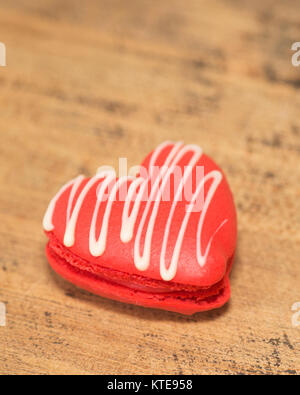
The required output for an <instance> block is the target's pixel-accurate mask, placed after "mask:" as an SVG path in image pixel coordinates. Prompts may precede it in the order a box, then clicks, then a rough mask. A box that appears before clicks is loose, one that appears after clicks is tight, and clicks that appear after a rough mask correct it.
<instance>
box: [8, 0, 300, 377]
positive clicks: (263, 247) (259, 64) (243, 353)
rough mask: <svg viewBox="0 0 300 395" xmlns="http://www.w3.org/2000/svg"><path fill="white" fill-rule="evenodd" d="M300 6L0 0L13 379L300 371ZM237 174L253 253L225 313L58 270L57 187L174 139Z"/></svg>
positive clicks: (242, 252) (243, 250)
mask: <svg viewBox="0 0 300 395" xmlns="http://www.w3.org/2000/svg"><path fill="white" fill-rule="evenodd" d="M299 20H300V8H299V4H298V2H297V0H295V1H284V2H274V1H271V0H268V1H258V0H255V1H253V0H251V1H250V0H248V1H246V0H245V1H234V0H222V1H216V0H212V1H200V0H199V1H192V0H189V1H187V2H182V1H181V0H172V1H164V2H159V1H152V0H149V1H146V0H134V1H133V0H131V1H121V0H103V1H96V0H89V1H85V2H82V1H79V0H72V1H71V0H65V1H64V2H62V1H61V0H55V1H50V0H47V1H43V2H40V1H38V0H26V1H25V0H15V1H14V2H11V1H10V0H2V1H1V4H0V41H2V42H4V43H5V44H6V47H7V67H6V68H0V90H1V95H0V223H1V227H0V302H4V303H5V305H6V309H7V326H6V327H0V373H16V374H22V373H24V374H38V373H45V374H58V373H63V374H64V373H73V374H104V373H106V374H118V373H120V374H134V373H139V374H143V373H146V374H151V373H161V374H171V373H175V374H177V373H184V374H198V373H209V374H214V373H217V374H221V373H231V374H239V373H246V374H248V373H250V374H252V373H253V374H254V373H258V374H284V373H289V374H297V373H298V374H299V373H300V357H299V353H300V329H299V328H297V327H293V326H292V322H291V318H292V311H291V307H292V305H293V303H295V302H300V287H299V279H300V265H299V263H300V261H299V259H300V187H299V185H300V184H299V183H300V166H299V164H300V119H299V107H300V68H295V67H293V66H292V65H291V45H292V43H293V42H295V41H300V23H299ZM166 139H172V140H179V139H180V140H182V139H183V140H185V142H187V143H196V144H199V145H201V146H202V147H203V148H204V150H205V152H206V153H207V154H209V155H211V156H212V157H214V158H215V160H216V161H217V162H218V163H219V164H220V165H221V167H223V169H224V171H225V172H226V174H227V176H228V179H229V182H230V185H231V187H232V190H233V192H234V196H235V199H236V204H237V208H238V218H239V243H238V251H237V258H236V261H235V267H234V270H233V273H232V276H231V283H232V299H231V301H230V303H229V304H228V305H226V306H225V307H224V308H222V309H220V310H217V311H211V312H207V313H202V314H197V315H195V316H193V317H183V316H180V315H177V314H175V313H174V314H173V313H167V312H161V311H156V310H147V309H143V308H139V307H134V306H130V305H125V304H120V303H117V302H113V301H110V300H105V299H103V298H100V297H96V296H93V295H90V294H89V293H87V292H85V291H81V290H79V289H77V288H75V287H74V286H72V285H71V284H69V283H67V282H65V281H64V280H62V279H61V278H59V277H58V276H57V275H55V274H54V273H53V272H52V271H51V270H50V268H49V267H48V264H47V261H46V259H45V254H44V247H45V243H46V238H45V236H44V235H43V232H42V226H41V222H42V217H43V214H44V212H45V209H46V207H47V204H48V202H49V200H50V198H51V197H52V196H53V194H54V193H55V192H56V191H57V190H58V188H59V187H60V186H61V185H63V184H64V183H65V182H66V181H68V180H69V179H70V178H72V177H74V176H75V175H77V174H78V173H81V172H84V173H85V174H86V175H92V174H94V172H95V170H96V169H97V168H98V167H99V166H100V165H103V164H105V165H113V166H117V160H118V158H119V157H123V156H127V157H128V159H129V164H130V165H135V164H138V163H140V161H141V159H142V158H143V157H144V155H145V154H146V153H148V152H149V151H150V150H151V149H153V148H154V147H155V146H156V145H157V144H159V143H160V142H162V141H164V140H166Z"/></svg>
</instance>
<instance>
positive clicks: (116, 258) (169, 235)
mask: <svg viewBox="0 0 300 395" xmlns="http://www.w3.org/2000/svg"><path fill="white" fill-rule="evenodd" d="M180 171H181V175H182V177H181V178H180V177H177V175H178V174H179V173H180ZM149 174H151V177H147V175H148V176H149ZM178 180H179V181H178ZM187 186H188V188H190V190H189V191H186V190H185V188H184V187H187ZM188 188H187V189H188ZM121 195H122V196H121ZM44 229H45V231H46V232H47V233H48V235H49V237H50V238H51V237H53V238H55V239H56V240H57V241H58V242H59V243H61V244H62V245H64V246H65V247H66V248H67V249H68V250H69V251H70V252H71V253H72V254H74V255H75V256H78V257H80V258H82V259H83V260H85V261H87V262H89V263H90V264H91V265H93V266H98V265H99V267H100V266H101V267H104V268H108V269H113V270H116V271H119V272H123V273H127V274H132V275H138V276H144V277H146V278H148V279H153V280H160V281H166V282H169V283H170V284H171V283H177V284H187V285H195V286H199V287H204V288H205V287H210V286H212V285H213V284H216V283H218V282H219V281H221V280H222V279H223V278H224V276H225V275H226V273H227V271H228V264H229V262H230V261H231V258H232V256H233V255H234V251H235V246H236V237H237V224H236V211H235V206H234V201H233V197H232V193H231V191H230V188H229V186H228V183H227V180H226V178H225V175H224V174H223V172H222V170H221V169H220V168H219V167H218V166H217V165H216V164H215V163H214V162H213V161H212V160H211V159H210V158H209V157H208V156H206V155H205V154H203V152H202V150H201V149H200V148H199V147H197V146H195V145H183V144H182V143H171V142H166V143H163V144H161V145H160V146H159V147H158V148H157V149H156V150H154V151H153V152H152V153H151V154H150V155H149V156H148V157H147V158H146V159H145V161H144V162H143V164H142V167H141V170H140V174H139V176H138V177H137V178H131V177H125V178H124V177H123V178H122V179H117V178H115V177H113V176H112V175H111V174H104V173H103V174H101V173H100V174H97V175H96V176H95V177H93V178H84V177H79V178H76V179H75V180H72V181H71V182H70V183H68V184H67V185H66V186H65V187H63V188H62V189H61V190H60V191H59V193H58V194H57V195H56V196H55V197H54V199H53V200H52V201H51V203H50V205H49V208H48V210H47V213H46V215H45V219H44Z"/></svg>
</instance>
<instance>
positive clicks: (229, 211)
mask: <svg viewBox="0 0 300 395" xmlns="http://www.w3.org/2000/svg"><path fill="white" fill-rule="evenodd" d="M167 153H168V150H167V149H166V151H165V152H164V153H163V155H164V156H165V155H167ZM151 155H152V154H151ZM151 155H150V156H149V158H151ZM187 160H188V157H187V158H186V159H185V160H183V161H182V163H181V166H182V167H184V165H185V164H186V163H187ZM148 161H149V159H148ZM158 161H159V162H158V163H159V164H160V163H163V161H164V158H158ZM198 165H199V166H203V167H204V174H208V173H209V172H210V171H212V170H218V171H220V172H221V173H222V171H221V169H220V168H219V167H218V166H217V165H216V164H215V163H214V162H213V161H212V160H211V159H210V158H208V157H207V156H206V155H202V157H201V159H200V160H199V163H198ZM145 166H147V161H146V162H145ZM222 176H223V179H222V181H221V183H220V185H219V186H218V188H217V190H216V192H215V195H214V198H213V199H212V201H211V203H210V207H209V209H208V211H207V214H206V216H205V221H204V224H203V232H202V236H201V246H202V250H205V248H206V247H207V245H208V243H209V240H210V238H211V237H212V235H214V237H213V240H212V243H211V246H210V249H209V254H208V257H207V262H206V264H205V265H204V266H203V267H200V265H199V263H198V262H197V259H196V242H197V241H196V236H197V224H198V221H199V217H200V214H201V213H192V215H191V217H190V219H189V223H188V226H187V229H186V233H185V237H184V240H183V244H182V249H181V254H180V259H179V264H178V268H177V272H176V275H175V277H174V279H172V281H174V282H177V283H182V284H191V285H198V286H201V287H207V286H210V285H212V284H215V283H217V282H218V281H220V280H221V279H222V278H223V277H224V275H225V273H226V271H227V265H228V261H229V260H230V258H231V257H232V255H233V254H234V250H235V244H236V211H235V206H234V202H233V197H232V194H231V191H230V189H229V186H228V183H227V181H226V178H225V176H224V174H223V173H222ZM88 181H89V179H86V180H85V181H84V182H83V183H82V185H81V186H80V188H79V190H78V191H77V194H76V196H75V198H74V202H76V199H77V198H78V196H79V194H80V192H81V191H82V189H83V187H84V186H85V185H86V183H87V182H88ZM100 184H101V181H100V180H99V181H98V182H97V183H96V184H95V185H94V186H93V187H92V188H91V189H90V190H89V192H88V194H87V196H86V198H85V200H84V202H83V205H82V208H81V210H80V213H79V217H78V221H77V225H76V231H75V244H74V245H73V246H72V247H70V251H71V252H72V253H73V254H74V255H78V256H81V257H83V258H84V259H85V260H88V261H90V262H91V263H92V264H96V265H100V266H104V267H108V268H112V269H115V270H119V271H123V272H126V273H131V274H136V275H140V274H141V271H140V270H138V269H137V268H136V266H135V264H134V258H133V255H134V238H133V239H132V240H131V241H130V242H129V243H123V242H122V241H121V240H120V232H121V218H122V212H123V207H124V203H123V202H120V201H117V202H114V204H113V206H112V211H111V215H110V220H109V227H108V238H107V245H106V249H105V252H104V253H103V254H102V255H101V256H99V257H95V256H92V255H91V253H90V250H89V232H90V226H91V221H92V215H93V211H94V208H95V205H96V200H97V188H98V186H99V185H100ZM129 185H130V181H128V186H129ZM209 185H210V182H207V183H206V184H205V188H204V190H205V192H204V196H206V195H207V193H208V190H209ZM70 193H71V187H70V188H69V189H67V190H66V191H65V193H64V194H62V196H61V197H60V199H59V200H58V202H57V204H56V208H55V211H54V216H53V224H54V230H53V233H54V235H55V237H56V238H58V239H59V240H60V241H61V242H62V243H63V240H64V234H65V229H66V212H67V205H68V200H69V196H70ZM172 197H174V196H171V198H172ZM171 203H172V202H162V204H161V205H160V208H159V212H158V217H157V221H156V223H155V227H154V231H153V237H152V243H151V257H150V264H149V267H148V269H147V270H146V271H143V272H142V274H143V275H144V276H146V277H148V278H152V279H157V280H161V275H160V254H161V249H162V240H163V236H164V232H165V227H166V221H167V218H168V213H169V211H170V205H171ZM74 204H75V203H73V208H74ZM187 204H188V202H187V201H182V202H179V203H178V205H177V208H176V215H175V216H174V220H173V221H172V225H171V232H170V238H169V242H168V248H167V250H166V262H170V261H171V257H172V254H173V251H174V244H175V242H176V237H177V235H178V232H179V229H180V226H181V221H182V219H183V216H184V214H185V208H186V206H187ZM145 205H146V202H142V203H141V210H140V212H139V215H138V217H137V224H138V223H139V222H140V221H141V216H142V213H143V210H144V208H145ZM104 210H105V204H103V205H102V207H100V210H99V216H98V226H97V229H98V228H100V227H101V222H102V217H103V214H104ZM224 220H226V223H225V224H224V226H222V227H221V228H220V229H219V230H218V232H217V233H216V234H214V233H215V231H216V229H217V228H218V227H219V225H220V224H221V223H222V222H223V221H224ZM99 232H100V231H99ZM135 233H136V229H135ZM143 236H144V234H143Z"/></svg>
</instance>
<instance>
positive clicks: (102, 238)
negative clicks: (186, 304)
mask: <svg viewBox="0 0 300 395" xmlns="http://www.w3.org/2000/svg"><path fill="white" fill-rule="evenodd" d="M171 144H172V145H173V147H172V149H171V150H170V153H169V154H168V156H167V158H166V160H165V163H164V165H163V166H161V167H160V168H159V172H158V175H157V177H156V178H155V181H154V183H153V185H152V186H151V190H150V195H149V198H148V200H147V202H146V204H145V208H144V211H143V212H142V213H141V220H140V223H139V224H138V227H137V231H136V236H135V239H134V257H133V258H134V264H135V267H136V268H137V269H138V270H140V271H145V270H147V269H148V268H149V265H150V259H151V245H152V238H153V233H154V227H155V224H156V221H157V216H158V212H159V208H160V204H161V202H162V195H163V190H164V187H165V186H166V184H167V182H168V181H169V179H170V177H171V175H172V174H173V172H174V169H175V167H176V166H177V165H178V164H179V163H180V161H181V160H182V159H183V157H184V156H185V155H186V154H188V153H192V157H191V159H190V160H189V163H188V165H187V166H186V168H185V169H186V170H185V171H184V175H183V177H182V180H181V182H180V184H179V186H178V188H177V190H176V191H175V196H174V200H173V202H172V204H171V206H170V207H171V208H170V213H169V216H168V219H167V223H166V226H165V231H164V234H163V241H162V248H161V254H160V275H161V278H162V279H163V280H165V281H170V280H172V279H173V278H174V277H175V275H176V272H177V268H178V264H179V259H180V253H181V249H182V244H183V241H184V236H185V233H186V229H187V226H188V222H189V219H190V216H191V213H192V211H193V210H192V208H193V205H194V204H195V201H196V199H197V197H198V196H199V194H200V192H201V191H202V189H203V188H204V185H205V183H206V182H207V181H208V180H212V182H211V184H210V187H209V189H208V192H207V194H206V197H205V199H204V203H203V207H202V211H201V214H200V216H199V222H198V228H197V236H196V252H197V254H196V255H197V261H198V263H199V265H200V267H203V266H204V265H205V263H206V260H207V256H208V254H209V251H210V248H211V244H212V241H213V239H214V237H215V235H216V233H217V232H218V231H219V230H220V229H221V228H222V227H223V226H224V225H225V223H226V222H227V219H225V220H224V221H223V222H222V223H221V224H220V225H219V227H218V228H217V229H216V231H215V232H214V234H213V235H212V236H211V238H210V239H209V242H208V243H207V246H206V249H205V251H204V252H203V249H202V248H201V239H202V230H203V224H204V220H205V217H206V214H207V211H208V209H209V206H210V203H211V201H212V199H213V197H214V194H215V192H216V190H217V188H218V186H219V185H220V183H221V181H222V178H223V177H222V174H221V173H220V172H219V171H218V170H213V171H211V172H209V173H208V174H206V175H205V176H204V177H203V178H202V180H201V181H200V182H199V185H198V186H197V188H196V191H195V192H194V194H193V196H192V199H191V201H190V204H189V206H188V207H187V209H186V212H185V216H184V218H183V220H182V223H181V226H180V228H179V232H178V235H177V239H176V242H175V247H174V250H173V255H172V258H171V263H170V264H169V267H168V268H167V265H166V259H165V256H166V251H167V245H168V240H169V236H170V231H171V225H172V220H173V218H174V214H175V210H176V207H177V204H178V201H179V197H180V196H181V194H182V192H183V189H184V187H185V184H186V181H187V179H188V178H189V177H190V176H191V173H192V171H193V169H194V168H195V166H196V164H197V163H198V161H199V159H200V158H201V156H202V150H201V148H199V147H198V146H196V145H186V146H184V145H183V144H182V143H181V142H179V143H176V144H173V143H171V142H165V143H163V144H161V145H160V146H159V147H158V148H157V149H156V150H155V151H154V152H153V154H152V156H151V159H150V162H149V172H150V173H149V177H148V178H143V177H141V176H139V177H137V178H133V177H130V176H128V177H127V176H126V177H121V178H119V179H118V180H116V177H115V174H113V173H112V172H111V171H107V172H105V171H101V172H100V173H98V174H97V175H96V176H94V177H93V178H91V179H90V180H89V181H88V182H87V183H86V185H85V186H84V187H83V189H82V191H81V192H80V193H79V194H78V197H77V199H76V201H75V202H74V199H75V196H76V194H77V192H78V190H79V188H80V187H81V186H82V183H83V181H84V180H85V178H84V177H83V176H79V177H77V178H75V179H74V180H72V181H70V182H69V183H68V184H66V185H65V186H64V187H63V188H62V189H61V190H60V191H59V192H58V193H57V195H56V196H55V197H54V198H53V199H52V201H51V202H50V204H49V207H48V209H47V211H46V214H45V217H44V221H43V227H44V229H45V230H46V231H48V232H50V231H53V230H54V225H53V222H52V221H53V215H54V211H55V207H56V204H57V202H58V200H59V199H60V197H61V196H62V195H63V194H64V193H65V192H66V191H67V190H68V189H69V188H70V187H71V186H72V188H71V191H70V195H69V199H68V206H67V213H66V229H65V234H64V241H63V242H64V245H65V246H66V247H72V246H73V245H74V244H75V232H76V226H77V222H78V216H79V214H80V210H81V208H82V205H83V203H84V200H85V198H86V196H87V194H88V193H89V191H90V190H91V188H92V187H93V186H94V185H95V184H96V183H97V182H99V181H100V180H101V179H102V183H101V185H99V188H98V190H97V201H96V205H95V209H94V212H93V217H92V221H91V227H90V233H89V250H90V253H91V255H92V256H94V257H99V256H101V255H102V254H103V253H104V252H105V249H106V243H107V235H108V227H109V221H110V216H111V211H112V207H113V203H114V202H115V201H116V197H117V193H118V191H119V190H120V188H121V186H122V185H123V184H124V183H125V184H126V183H128V182H129V181H130V182H131V183H130V186H129V188H128V191H127V194H126V197H125V200H124V207H123V212H122V218H121V232H120V240H121V242H123V243H129V242H130V241H132V239H133V238H134V229H135V227H136V226H137V217H138V214H139V213H140V207H141V203H142V201H143V197H144V192H145V188H146V187H147V186H148V183H149V179H151V177H152V176H153V174H152V171H153V169H154V166H155V163H156V161H157V159H158V158H159V155H160V154H161V153H162V152H163V150H164V149H165V148H167V147H168V146H170V145H171ZM110 186H112V188H111V190H110V191H109V196H108V199H107V200H106V201H105V203H104V194H105V192H106V191H107V190H108V189H109V187H110ZM133 197H134V198H133ZM101 204H105V205H106V206H105V210H104V214H103V218H102V224H101V228H100V235H99V237H98V239H96V230H97V229H96V227H97V221H98V216H99V210H100V207H101ZM73 206H74V208H73V210H72V207H73ZM151 207H152V211H151ZM130 208H131V210H130ZM129 210H130V214H129ZM148 217H149V220H148V222H147V218H148ZM144 233H145V240H144V245H143V251H142V254H141V239H142V235H143V234H144Z"/></svg>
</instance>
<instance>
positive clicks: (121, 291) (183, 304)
mask: <svg viewBox="0 0 300 395" xmlns="http://www.w3.org/2000/svg"><path fill="white" fill-rule="evenodd" d="M46 255H47V258H48V261H49V263H50V265H51V267H52V268H53V270H54V271H55V272H56V273H57V274H59V275H60V276H61V277H63V278H64V279H65V280H67V281H69V282H71V283H73V284H75V285H77V286H78V287H80V288H82V289H85V290H87V291H89V292H92V293H93V294H96V295H99V296H102V297H105V298H108V299H113V300H117V301H120V302H125V303H131V304H135V305H138V306H144V307H150V308H157V309H162V310H167V311H173V312H178V313H181V314H185V315H192V314H194V313H196V312H200V311H207V310H211V309H216V308H219V307H221V306H223V305H224V304H225V303H226V302H227V301H228V300H229V298H230V284H229V279H228V275H226V277H225V278H224V288H223V289H222V292H220V294H219V295H217V296H214V297H211V296H210V297H208V298H207V299H205V298H204V299H203V300H201V301H199V300H198V301H195V300H192V299H181V298H176V297H172V296H168V297H166V296H164V295H162V294H153V293H152V294H150V293H145V292H141V291H136V290H132V289H130V288H127V287H124V286H121V285H118V284H113V283H109V282H107V281H101V280H99V279H98V278H97V277H96V276H93V275H91V274H88V273H86V272H84V273H83V272H81V271H80V270H76V269H75V268H74V267H72V266H71V265H69V264H67V263H66V262H65V261H64V260H62V259H59V258H58V257H57V256H55V257H54V256H53V254H52V252H51V250H50V249H49V247H48V246H47V248H46Z"/></svg>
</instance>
